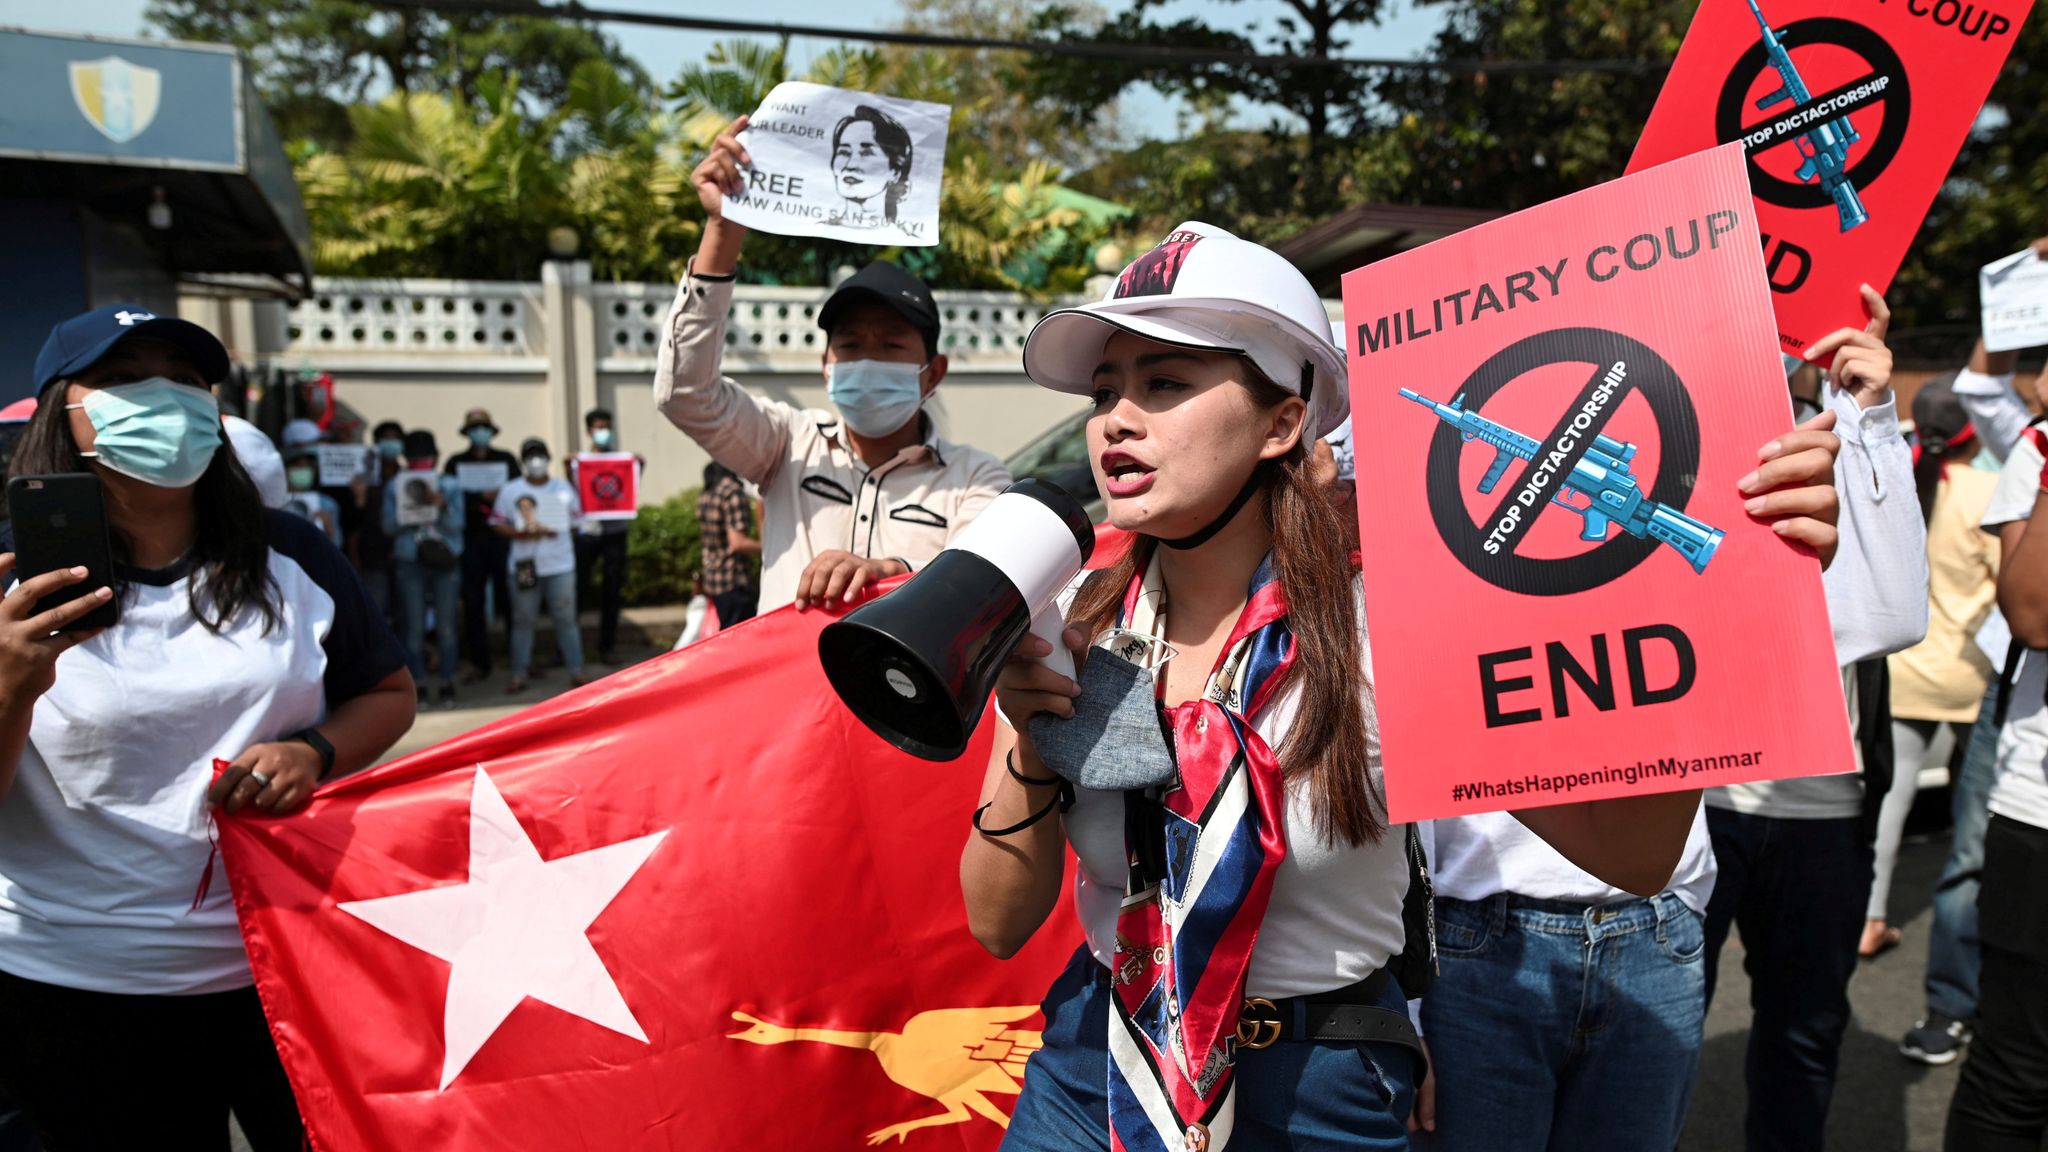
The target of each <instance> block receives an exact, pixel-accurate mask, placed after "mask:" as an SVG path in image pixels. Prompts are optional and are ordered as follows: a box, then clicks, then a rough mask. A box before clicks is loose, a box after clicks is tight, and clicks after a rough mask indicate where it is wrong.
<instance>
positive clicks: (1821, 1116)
mask: <svg viewBox="0 0 2048 1152" xmlns="http://www.w3.org/2000/svg"><path fill="white" fill-rule="evenodd" d="M1707 831H1708V833H1709V834H1710V835H1711V836H1712V837H1713V841H1714V858H1715V860H1716V861H1718V862H1719V864H1720V866H1721V875H1720V878H1719V879H1718V880H1717V881H1716V882H1715V884H1714V895H1713V898H1712V899H1710V900H1709V901H1707V955H1706V962H1707V999H1708V1000H1709V1001H1712V999H1713V997H1714V977H1715V975H1716V973H1717V970H1718V968H1719V966H1720V958H1721V946H1722V945H1723V944H1725V943H1726V942H1727V940H1728V929H1729V927H1730V926H1731V925H1732V926H1735V927H1738V928H1740V929H1741V930H1742V948H1743V958H1742V968H1743V971H1745V972H1747V973H1749V1005H1750V1010H1751V1019H1750V1027H1749V1051H1748V1054H1747V1057H1746V1059H1745V1061H1744V1065H1743V1076H1744V1080H1745V1082H1746V1084H1747V1086H1748V1090H1749V1107H1748V1112H1747V1115H1746V1117H1745V1119H1744V1122H1743V1130H1744V1133H1745V1141H1744V1143H1745V1146H1746V1147H1747V1148H1748V1149H1749V1150H1750V1152H1820V1148H1821V1144H1822V1133H1823V1132H1824V1131H1825V1129H1826V1127H1827V1117H1828V1102H1829V1101H1830V1100H1831V1099H1832V1098H1833V1096H1834V1092H1835V1070H1836V1068H1837V1067H1838V1066H1839V1065H1840V1063H1841V1055H1842V1036H1843V1034H1844V1033H1845V1032H1846V1031H1847V1030H1848V1027H1849V977H1850V976H1852V975H1854V974H1855V971H1856V945H1857V944H1858V943H1859V942H1860V941H1861V940H1862V937H1863V913H1864V906H1865V905H1866V904H1867V903H1868V902H1869V900H1870V879H1871V848H1870V844H1869V842H1868V841H1866V840H1865V839H1864V838H1863V830H1862V827H1861V821H1860V820H1859V819H1858V818H1857V817H1855V816H1844V817H1841V818H1839V819H1833V820H1785V819H1778V818H1775V817H1771V816H1751V815H1744V814H1743V813H1740V812H1729V811H1726V810H1724V809H1720V808H1708V809H1707Z"/></svg>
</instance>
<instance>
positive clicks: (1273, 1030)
mask: <svg viewBox="0 0 2048 1152" xmlns="http://www.w3.org/2000/svg"><path fill="white" fill-rule="evenodd" d="M1285 1030H1286V1029H1285V1026H1284V1025H1282V1024H1281V1022H1280V1006H1279V1005H1278V1004H1275V1003H1273V1002H1272V1001H1271V1000H1268V999H1266V998H1265V997H1263V996H1250V997H1247V998H1246V999H1245V1002H1244V1007H1243V1008H1241V1009H1239V1010H1238V1013H1237V1046H1238V1047H1239V1048H1243V1049H1245V1050H1246V1051H1249V1052H1257V1051H1259V1050H1260V1049H1262V1048H1271V1047H1272V1046H1273V1045H1275V1044H1277V1043H1279V1042H1280V1036H1281V1034H1282V1033H1283V1032H1284V1031H1285Z"/></svg>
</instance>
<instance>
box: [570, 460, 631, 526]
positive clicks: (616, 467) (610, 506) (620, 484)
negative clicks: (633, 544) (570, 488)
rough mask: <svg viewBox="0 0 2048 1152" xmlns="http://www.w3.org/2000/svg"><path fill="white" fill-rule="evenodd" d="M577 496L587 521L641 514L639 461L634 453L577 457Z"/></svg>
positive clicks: (625, 517)
mask: <svg viewBox="0 0 2048 1152" xmlns="http://www.w3.org/2000/svg"><path fill="white" fill-rule="evenodd" d="M576 496H577V498H578V499H580V500H582V501H583V518H584V519H585V520H631V519H632V518H633V517H635V516H637V515H639V512H640V462H639V461H638V460H636V459H634V457H633V454H632V453H631V452H585V453H583V454H582V455H579V456H577V457H576Z"/></svg>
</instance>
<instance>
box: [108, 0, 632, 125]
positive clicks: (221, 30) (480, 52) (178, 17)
mask: <svg viewBox="0 0 2048 1152" xmlns="http://www.w3.org/2000/svg"><path fill="white" fill-rule="evenodd" d="M145 19H146V20H147V21H148V22H149V24H150V25H151V26H152V27H154V28H156V29H157V30H159V31H161V32H163V33H164V34H165V35H167V36H171V37H175V38H177V39H181V40H200V41H205V42H208V43H215V44H231V45H233V46H234V47H236V48H239V49H241V50H242V52H243V54H244V56H245V58H246V59H247V60H248V61H249V63H250V68H251V72H252V74H253V76H254V78H255V81H256V87H257V90H258V91H259V92H260V93H262V95H263V100H264V104H265V106H266V107H267V108H269V110H270V113H271V115H272V117H274V118H275V119H276V120H277V122H278V127H279V131H280V132H281V133H282V134H283V136H284V137H285V138H286V139H288V140H290V139H302V138H303V139H312V140H315V141H318V142H319V143H321V144H323V145H327V146H338V145H341V144H343V143H345V142H346V141H347V138H348V132H349V130H350V126H351V124H352V120H351V118H350V116H349V112H348V109H349V107H350V106H351V105H354V104H359V103H362V102H364V101H367V100H371V99H373V98H375V97H377V96H379V95H381V94H383V93H385V92H387V91H396V92H399V93H404V94H410V93H440V94H444V95H453V96H456V97H459V98H460V99H461V100H462V101H464V102H465V103H468V104H472V105H473V104H476V103H478V102H479V101H480V100H482V99H483V97H484V85H485V83H486V78H487V77H490V76H492V75H496V74H502V73H507V72H511V73H517V74H518V75H519V77H520V87H521V91H522V92H523V93H524V94H525V96H526V97H527V98H528V99H529V100H531V101H532V102H533V104H534V106H535V107H539V108H544V109H551V108H554V107H556V106H558V105H559V104H560V103H561V102H562V101H563V100H564V99H566V98H567V96H568V91H569V83H570V78H571V77H572V76H574V75H575V73H576V70H577V68H578V67H580V66H581V65H582V64H583V63H584V62H585V61H589V60H603V61H606V62H608V63H610V64H611V65H612V67H614V68H615V69H618V70H620V71H622V72H625V73H627V74H629V75H634V76H638V75H639V69H638V66H637V65H635V64H634V63H633V62H632V61H631V60H630V59H628V58H627V57H626V55H625V54H624V53H623V52H621V51H620V50H619V47H618V45H617V44H615V43H614V42H613V41H612V40H611V39H610V38H609V37H607V36H605V35H604V34H603V33H601V32H599V31H597V30H596V29H595V28H594V27H592V26H590V25H587V24H579V23H576V22H573V21H567V20H558V19H545V20H540V19H529V18H523V17H501V16H493V15H483V14H467V13H455V14H448V13H436V12H424V11H416V10H408V9H394V8H389V7H386V6H384V5H381V4H375V3H368V2H359V0H149V6H148V8H147V9H145ZM641 80H642V82H643V83H644V77H642V78H641Z"/></svg>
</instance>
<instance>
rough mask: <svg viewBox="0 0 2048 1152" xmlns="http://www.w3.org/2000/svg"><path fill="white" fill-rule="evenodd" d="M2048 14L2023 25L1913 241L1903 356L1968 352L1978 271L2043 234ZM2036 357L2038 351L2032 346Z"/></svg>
mask: <svg viewBox="0 0 2048 1152" xmlns="http://www.w3.org/2000/svg"><path fill="white" fill-rule="evenodd" d="M2044 108H2048V21H2044V20H2043V19H2042V14H2041V13H2039V12H2036V13H2035V14H2034V16H2033V17H2032V18H2030V19H2029V20H2028V21H2027V22H2026V23H2025V24H2023V25H2021V27H2020V32H2019V40H2018V42H2017V43H2015V44H2014V45H2013V52H2012V57H2011V59H2010V60H2008V61H2007V63H2006V67H2005V72H2004V74H2003V75H2002V76H2000V77H1999V80H1998V83H1997V84H1996V85H1994V86H1993V87H1992V89H1991V97H1990V100H1989V101H1988V102H1987V106H1986V111H1985V115H1983V116H1981V117H1979V118H1978V121H1977V129H1976V131H1975V132H1973V133H1971V135H1970V139H1969V141H1968V142H1967V143H1965V144H1964V145H1963V150H1962V154H1961V155H1960V156H1959V157H1957V159H1956V164H1955V167H1954V168H1953V169H1951V170H1950V172H1949V179H1948V183H1947V184H1946V185H1945V186H1944V187H1943V189H1942V193H1941V196H1940V197H1939V198H1938V199H1937V200H1936V201H1935V203H1934V209H1933V211H1931V212H1929V213H1928V216H1927V222H1926V224H1924V225H1922V226H1921V229H1920V234H1919V236H1918V237H1916V238H1915V239H1914V241H1913V248H1912V251H1911V252H1909V253H1908V254H1907V257H1906V266H1905V268H1904V269H1902V270H1901V272H1900V274H1899V280H1898V286H1897V287H1895V288H1894V289H1893V291H1892V293H1891V300H1892V307H1893V309H1894V310H1895V311H1896V312H1898V314H1899V317H1898V322H1899V324H1900V325H1901V326H1903V327H1906V328H1908V329H1911V330H1914V331H1909V333H1908V336H1907V341H1906V343H1905V345H1904V346H1903V347H1902V348H1901V349H1900V351H1901V353H1902V354H1904V355H1906V356H1909V357H1912V358H1914V359H1919V360H1925V361H1928V362H1932V363H1947V362H1951V361H1954V360H1956V358H1957V357H1959V356H1961V355H1965V354H1967V351H1968V348H1969V346H1970V344H1971V343H1973V342H1974V341H1975V340H1976V336H1977V327H1978V323H1979V321H1978V303H1977V269H1979V268H1981V267H1983V266H1984V265H1985V264H1987V263H1989V262H1990V261H1992V260H1995V259H1997V258H1998V257H2000V256H2004V255H2007V254H2009V253H2012V252H2017V251H2019V250H2020V249H2021V248H2022V247H2024V246H2026V244H2028V243H2029V242H2031V241H2032V240H2034V239H2035V238H2036V237H2038V236H2042V235H2048V118H2044V117H2043V116H2042V114H2041V113H2042V109H2044ZM2036 355H2038V353H2036Z"/></svg>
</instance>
